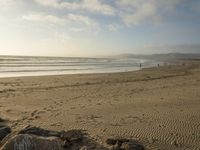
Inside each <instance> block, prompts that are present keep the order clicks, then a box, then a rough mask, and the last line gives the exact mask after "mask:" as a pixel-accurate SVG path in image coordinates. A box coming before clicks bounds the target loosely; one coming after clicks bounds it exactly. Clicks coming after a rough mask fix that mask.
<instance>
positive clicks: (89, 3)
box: [35, 0, 114, 15]
mask: <svg viewBox="0 0 200 150" xmlns="http://www.w3.org/2000/svg"><path fill="white" fill-rule="evenodd" d="M35 2H37V3H38V4H40V5H43V6H48V7H53V8H57V9H68V10H84V11H89V12H94V13H100V14H104V15H114V8H113V7H112V6H110V5H108V4H105V3H102V2H101V1H100V0H81V1H76V2H66V1H61V0H35Z"/></svg>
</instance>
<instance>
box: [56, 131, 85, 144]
mask: <svg viewBox="0 0 200 150" xmlns="http://www.w3.org/2000/svg"><path fill="white" fill-rule="evenodd" d="M84 135H85V134H84V133H82V131H80V130H70V131H67V132H65V131H62V132H61V133H60V138H61V139H62V140H64V141H65V140H68V141H70V142H71V143H72V144H76V143H80V142H82V140H83V136H84Z"/></svg>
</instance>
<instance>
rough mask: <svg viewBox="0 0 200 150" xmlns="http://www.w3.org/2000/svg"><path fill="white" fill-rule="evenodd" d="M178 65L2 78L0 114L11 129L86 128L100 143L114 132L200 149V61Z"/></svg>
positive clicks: (156, 144) (151, 144)
mask: <svg viewBox="0 0 200 150" xmlns="http://www.w3.org/2000/svg"><path fill="white" fill-rule="evenodd" d="M181 64H182V63H180V64H177V65H172V66H160V67H158V68H157V67H153V68H145V69H142V70H139V71H131V72H121V73H103V74H76V75H52V76H31V77H30V76H28V77H11V78H0V97H1V98H0V108H1V109H0V118H3V119H6V120H8V124H9V125H10V126H11V127H12V128H13V130H20V129H22V128H23V127H24V126H26V125H32V126H38V127H41V128H44V129H49V130H56V131H60V130H71V129H80V130H86V131H87V132H88V134H89V135H90V137H91V138H92V139H94V140H95V141H96V142H97V143H99V144H104V143H105V140H106V139H107V138H109V137H113V136H114V137H123V138H128V139H130V138H131V139H136V140H138V141H139V142H141V143H142V144H143V145H144V146H145V147H146V148H147V149H159V148H165V149H172V150H173V149H184V148H191V149H195V148H198V147H200V145H199V138H198V135H196V133H198V131H199V128H198V123H199V121H200V120H199V118H200V113H199V112H200V102H199V97H200V95H199V90H200V64H199V63H193V62H189V63H185V64H184V65H181ZM191 118H192V119H191ZM174 141H176V142H174ZM177 143H178V144H177ZM104 146H106V145H104Z"/></svg>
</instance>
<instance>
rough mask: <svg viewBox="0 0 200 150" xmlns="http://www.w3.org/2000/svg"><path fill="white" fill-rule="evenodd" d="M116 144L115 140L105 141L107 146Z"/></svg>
mask: <svg viewBox="0 0 200 150" xmlns="http://www.w3.org/2000/svg"><path fill="white" fill-rule="evenodd" d="M116 143H117V140H115V139H111V138H108V139H107V140H106V144H107V145H115V144H116Z"/></svg>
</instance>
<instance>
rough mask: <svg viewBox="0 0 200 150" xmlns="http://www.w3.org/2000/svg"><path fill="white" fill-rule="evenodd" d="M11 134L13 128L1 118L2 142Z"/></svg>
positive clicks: (0, 138) (0, 133)
mask: <svg viewBox="0 0 200 150" xmlns="http://www.w3.org/2000/svg"><path fill="white" fill-rule="evenodd" d="M10 133H11V128H10V127H9V126H7V125H6V124H5V123H4V120H3V119H1V118H0V141H2V140H3V138H5V137H6V136H7V135H8V134H10Z"/></svg>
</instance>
